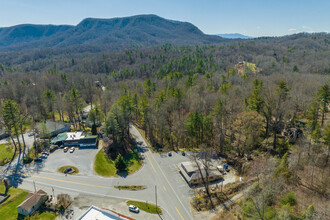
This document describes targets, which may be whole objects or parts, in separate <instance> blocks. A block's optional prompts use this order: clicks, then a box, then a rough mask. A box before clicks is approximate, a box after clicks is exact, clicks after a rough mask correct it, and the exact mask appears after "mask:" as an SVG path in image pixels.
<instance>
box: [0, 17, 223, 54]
mask: <svg viewBox="0 0 330 220" xmlns="http://www.w3.org/2000/svg"><path fill="white" fill-rule="evenodd" d="M223 41H225V39H222V38H220V37H217V36H212V35H206V34H204V33H203V32H202V31H200V30H199V29H198V28H197V27H196V26H194V25H193V24H191V23H188V22H180V21H173V20H168V19H164V18H161V17H159V16H156V15H137V16H132V17H124V18H112V19H96V18H87V19H84V20H83V21H81V22H80V23H79V24H78V25H76V26H71V25H34V24H22V25H17V26H12V27H6V28H0V51H15V50H23V49H25V50H26V49H35V48H48V47H49V48H64V47H69V46H75V45H85V46H98V47H108V48H125V47H130V46H138V47H139V46H153V45H159V44H164V43H172V44H177V45H192V44H214V43H219V42H223Z"/></svg>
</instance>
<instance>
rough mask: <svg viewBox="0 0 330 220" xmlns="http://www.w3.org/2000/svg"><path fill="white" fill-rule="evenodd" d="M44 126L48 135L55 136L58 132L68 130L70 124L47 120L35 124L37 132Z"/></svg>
mask: <svg viewBox="0 0 330 220" xmlns="http://www.w3.org/2000/svg"><path fill="white" fill-rule="evenodd" d="M45 128H46V130H47V132H49V134H50V137H55V136H56V135H58V134H60V133H63V132H66V131H70V129H71V124H69V123H65V122H58V121H49V120H47V121H45V122H43V123H40V124H38V125H37V129H38V131H39V132H41V131H42V130H43V129H45Z"/></svg>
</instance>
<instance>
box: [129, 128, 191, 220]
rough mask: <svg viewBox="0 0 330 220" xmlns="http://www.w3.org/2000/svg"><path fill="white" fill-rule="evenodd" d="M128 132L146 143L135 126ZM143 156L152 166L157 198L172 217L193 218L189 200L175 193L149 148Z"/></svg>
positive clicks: (174, 188) (175, 190)
mask: <svg viewBox="0 0 330 220" xmlns="http://www.w3.org/2000/svg"><path fill="white" fill-rule="evenodd" d="M130 132H131V134H132V135H133V137H134V138H135V139H136V140H137V141H140V142H141V141H142V142H143V144H144V145H147V142H146V141H145V140H144V139H143V137H142V135H141V134H140V132H139V131H138V130H137V129H136V127H134V126H131V127H130ZM145 156H146V157H147V160H148V162H149V163H150V165H151V167H152V168H153V176H154V177H155V185H157V188H158V189H159V190H158V193H159V198H160V199H161V201H162V203H163V204H165V205H163V206H165V207H166V209H167V210H168V211H169V212H170V213H171V215H172V218H173V219H181V220H184V219H187V220H189V219H194V218H193V216H192V214H191V211H190V205H189V201H186V200H184V201H182V197H181V196H180V195H178V193H177V191H178V189H176V186H175V185H174V186H173V185H172V184H171V181H170V180H169V178H172V177H171V176H167V175H166V174H165V172H164V171H163V169H162V168H161V166H160V165H159V163H158V161H157V160H156V159H155V157H154V154H153V153H152V152H151V151H150V150H149V151H146V152H145ZM174 165H176V164H174ZM173 175H175V174H173ZM176 175H177V174H176ZM180 197H181V198H180Z"/></svg>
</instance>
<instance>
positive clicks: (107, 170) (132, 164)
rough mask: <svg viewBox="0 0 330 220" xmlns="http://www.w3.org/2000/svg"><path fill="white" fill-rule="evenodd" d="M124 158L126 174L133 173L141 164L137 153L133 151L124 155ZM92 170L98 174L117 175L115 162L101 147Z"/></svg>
mask: <svg viewBox="0 0 330 220" xmlns="http://www.w3.org/2000/svg"><path fill="white" fill-rule="evenodd" d="M124 160H125V162H126V164H127V165H128V174H131V173H134V172H135V171H137V170H138V169H140V167H141V165H142V161H141V160H140V158H139V155H138V154H135V153H133V152H132V153H130V154H128V155H127V156H125V157H124ZM94 170H95V172H96V173H97V174H98V175H100V176H106V177H109V176H118V175H117V170H116V167H115V162H114V161H113V160H111V159H109V158H108V157H107V156H106V155H105V154H104V150H103V149H101V150H100V151H99V152H98V153H97V155H96V157H95V161H94Z"/></svg>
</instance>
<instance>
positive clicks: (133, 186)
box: [115, 185, 147, 191]
mask: <svg viewBox="0 0 330 220" xmlns="http://www.w3.org/2000/svg"><path fill="white" fill-rule="evenodd" d="M115 188H116V189H122V190H131V191H137V190H142V189H146V188H147V186H143V185H130V186H115Z"/></svg>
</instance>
